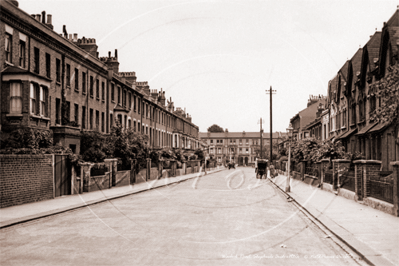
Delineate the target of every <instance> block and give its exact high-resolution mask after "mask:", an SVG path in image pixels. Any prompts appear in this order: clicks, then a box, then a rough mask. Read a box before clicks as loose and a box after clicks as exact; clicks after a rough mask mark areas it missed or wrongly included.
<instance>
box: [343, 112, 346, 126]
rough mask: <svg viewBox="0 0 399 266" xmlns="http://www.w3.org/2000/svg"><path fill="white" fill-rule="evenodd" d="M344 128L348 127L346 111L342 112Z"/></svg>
mask: <svg viewBox="0 0 399 266" xmlns="http://www.w3.org/2000/svg"><path fill="white" fill-rule="evenodd" d="M342 127H346V110H344V111H343V112H342Z"/></svg>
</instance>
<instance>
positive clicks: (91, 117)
mask: <svg viewBox="0 0 399 266" xmlns="http://www.w3.org/2000/svg"><path fill="white" fill-rule="evenodd" d="M89 115H90V117H89V123H90V129H93V109H91V108H90V114H89Z"/></svg>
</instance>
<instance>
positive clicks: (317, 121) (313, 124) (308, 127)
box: [304, 116, 321, 130]
mask: <svg viewBox="0 0 399 266" xmlns="http://www.w3.org/2000/svg"><path fill="white" fill-rule="evenodd" d="M319 123H321V117H320V116H319V117H318V118H316V119H315V120H313V121H312V122H310V123H309V124H307V125H306V126H305V127H304V129H305V130H307V129H311V128H312V127H313V126H315V125H317V124H319Z"/></svg>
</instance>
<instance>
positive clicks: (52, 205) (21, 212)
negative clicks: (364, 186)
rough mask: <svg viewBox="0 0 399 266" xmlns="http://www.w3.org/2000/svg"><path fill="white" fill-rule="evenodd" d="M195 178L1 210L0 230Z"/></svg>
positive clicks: (196, 174)
mask: <svg viewBox="0 0 399 266" xmlns="http://www.w3.org/2000/svg"><path fill="white" fill-rule="evenodd" d="M224 169H225V168H224V167H221V168H216V169H213V170H207V174H212V173H215V172H219V171H222V170H224ZM203 174H204V172H202V173H201V175H203ZM198 176H199V173H193V174H188V175H183V176H177V177H170V178H162V179H156V180H151V181H148V182H143V183H138V184H134V185H129V186H123V187H113V188H111V189H104V190H100V191H94V192H87V193H83V194H75V195H67V196H61V197H57V198H55V199H51V200H43V201H39V202H33V203H28V204H22V205H17V206H12V207H7V208H1V209H0V229H2V228H5V227H9V226H12V225H16V224H20V223H24V222H28V221H32V220H36V219H39V218H43V217H47V216H51V215H55V214H59V213H63V212H66V211H70V210H74V209H78V208H82V207H85V206H88V205H93V204H97V203H100V202H103V201H107V200H112V199H116V198H120V197H124V196H128V195H130V194H134V193H140V192H143V191H147V190H150V189H155V188H158V187H163V186H166V185H168V184H172V183H178V182H182V181H185V180H187V179H192V178H196V177H198Z"/></svg>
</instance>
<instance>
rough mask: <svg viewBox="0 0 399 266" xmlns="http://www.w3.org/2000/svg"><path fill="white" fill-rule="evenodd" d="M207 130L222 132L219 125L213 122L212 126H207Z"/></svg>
mask: <svg viewBox="0 0 399 266" xmlns="http://www.w3.org/2000/svg"><path fill="white" fill-rule="evenodd" d="M208 132H224V130H223V128H221V127H220V126H218V125H216V124H213V125H212V126H210V127H208Z"/></svg>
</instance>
